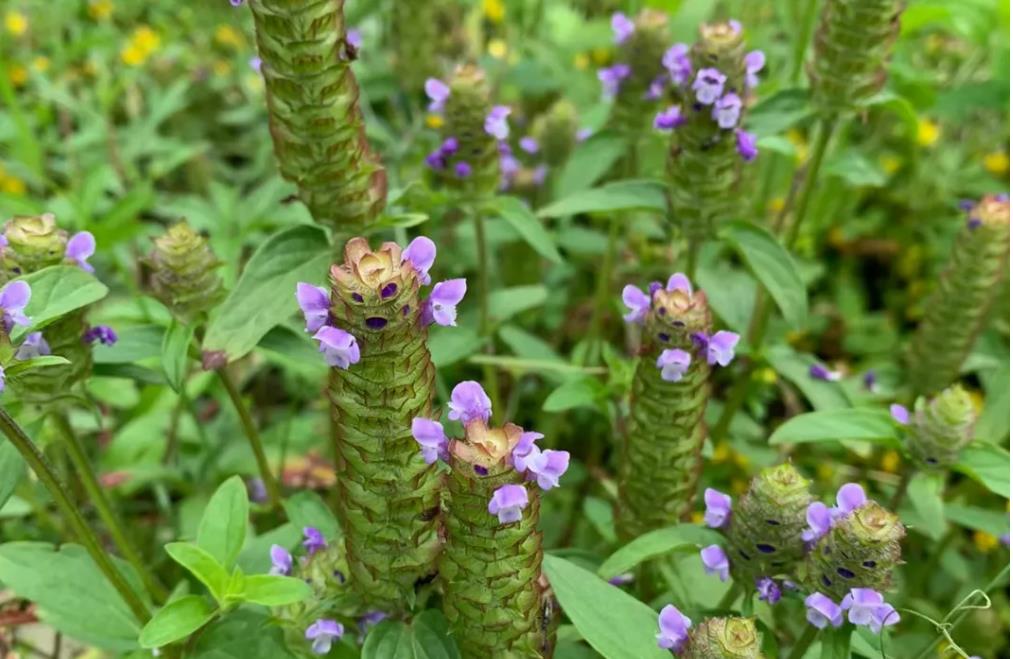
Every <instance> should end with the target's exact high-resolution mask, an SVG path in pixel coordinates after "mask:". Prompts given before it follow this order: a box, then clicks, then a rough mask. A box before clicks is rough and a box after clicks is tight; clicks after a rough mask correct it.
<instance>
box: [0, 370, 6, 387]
mask: <svg viewBox="0 0 1013 659" xmlns="http://www.w3.org/2000/svg"><path fill="white" fill-rule="evenodd" d="M6 388H7V373H5V372H4V367H3V366H0V394H2V393H3V391H4V389H6Z"/></svg>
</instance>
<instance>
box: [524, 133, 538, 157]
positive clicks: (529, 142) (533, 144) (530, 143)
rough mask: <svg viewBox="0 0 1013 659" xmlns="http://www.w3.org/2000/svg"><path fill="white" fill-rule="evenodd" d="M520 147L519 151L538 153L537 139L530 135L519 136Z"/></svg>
mask: <svg viewBox="0 0 1013 659" xmlns="http://www.w3.org/2000/svg"><path fill="white" fill-rule="evenodd" d="M520 147H521V151H523V152H525V153H531V154H535V153H538V140H536V139H535V138H533V137H531V136H530V135H526V136H525V137H522V138H521V141H520Z"/></svg>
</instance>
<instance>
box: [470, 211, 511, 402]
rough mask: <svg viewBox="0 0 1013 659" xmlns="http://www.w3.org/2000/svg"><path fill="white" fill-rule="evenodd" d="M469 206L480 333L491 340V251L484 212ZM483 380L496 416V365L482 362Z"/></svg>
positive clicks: (497, 390)
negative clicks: (476, 274) (473, 240)
mask: <svg viewBox="0 0 1013 659" xmlns="http://www.w3.org/2000/svg"><path fill="white" fill-rule="evenodd" d="M467 208H468V211H469V213H470V214H471V219H472V222H473V223H474V225H475V248H476V250H477V252H478V297H479V301H478V333H479V336H481V337H482V339H483V340H487V341H491V340H492V339H491V338H490V333H491V331H492V327H491V323H490V319H489V253H488V251H487V249H486V244H485V223H484V222H483V221H482V214H481V213H480V212H479V210H478V205H469V206H468V207H467ZM491 347H492V346H491V344H489V345H487V346H486V350H487V351H489V352H492V351H491V350H490V348H491ZM482 380H483V381H484V384H485V390H486V392H488V394H489V398H490V400H491V401H492V409H493V415H494V416H495V414H496V411H497V410H499V411H501V412H502V410H503V407H502V406H501V405H500V396H499V385H498V383H497V381H496V368H495V366H493V365H492V364H488V363H487V364H482Z"/></svg>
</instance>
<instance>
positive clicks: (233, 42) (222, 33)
mask: <svg viewBox="0 0 1013 659" xmlns="http://www.w3.org/2000/svg"><path fill="white" fill-rule="evenodd" d="M215 43H217V44H219V45H221V46H228V47H230V48H239V47H240V46H242V45H243V35H241V34H239V32H238V31H237V30H236V28H234V27H232V26H231V25H227V24H222V25H219V26H218V27H217V28H215Z"/></svg>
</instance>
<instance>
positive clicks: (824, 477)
mask: <svg viewBox="0 0 1013 659" xmlns="http://www.w3.org/2000/svg"><path fill="white" fill-rule="evenodd" d="M816 477H817V478H819V479H820V480H821V481H828V480H830V479H831V478H833V477H834V468H833V467H831V466H830V465H828V464H827V463H826V462H821V463H820V466H818V467H816Z"/></svg>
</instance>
